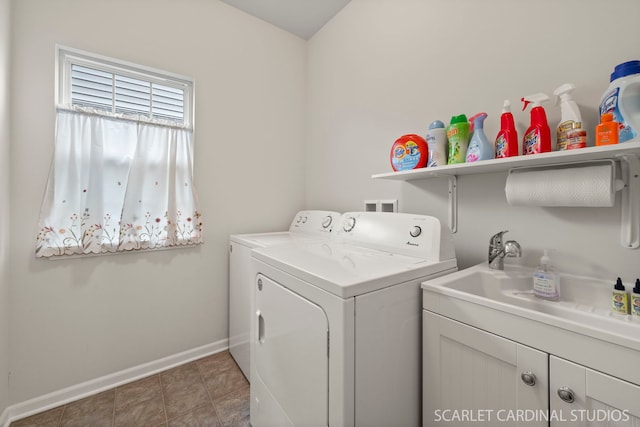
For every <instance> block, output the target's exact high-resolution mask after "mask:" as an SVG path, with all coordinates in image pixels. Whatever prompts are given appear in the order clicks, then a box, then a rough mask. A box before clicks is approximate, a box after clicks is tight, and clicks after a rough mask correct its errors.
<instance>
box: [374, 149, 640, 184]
mask: <svg viewBox="0 0 640 427" xmlns="http://www.w3.org/2000/svg"><path fill="white" fill-rule="evenodd" d="M629 154H634V155H636V156H638V155H640V140H637V139H636V140H633V141H628V142H623V143H621V144H615V145H603V146H600V147H587V148H581V149H576V150H567V151H552V152H550V153H541V154H532V155H528V156H516V157H509V158H506V159H491V160H481V161H479V162H475V163H461V164H457V165H445V166H437V167H433V168H422V169H413V170H408V171H398V172H389V173H379V174H375V175H372V176H371V178H373V179H391V180H397V181H414V180H417V179H429V178H439V177H448V176H461V175H474V174H483V173H495V172H506V171H508V170H509V169H513V168H521V167H542V166H552V165H557V164H562V163H583V162H590V161H593V160H601V159H614V160H615V159H618V158H620V157H621V156H624V155H629Z"/></svg>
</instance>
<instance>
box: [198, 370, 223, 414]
mask: <svg viewBox="0 0 640 427" xmlns="http://www.w3.org/2000/svg"><path fill="white" fill-rule="evenodd" d="M196 368H198V374H200V381H202V385H203V386H204V390H205V391H206V392H207V396H209V403H210V404H211V407H212V408H213V413H214V414H216V421H217V422H218V425H219V426H222V421H220V414H218V409H217V408H216V405H215V403H214V402H213V397H211V393H210V392H209V387H207V383H206V382H205V381H204V375H203V374H202V369H200V363H198V361H197V360H196ZM216 372H217V370H216Z"/></svg>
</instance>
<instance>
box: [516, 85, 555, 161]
mask: <svg viewBox="0 0 640 427" xmlns="http://www.w3.org/2000/svg"><path fill="white" fill-rule="evenodd" d="M521 100H522V102H523V103H524V105H523V106H522V111H524V110H526V108H527V106H529V104H532V106H531V125H530V126H529V128H528V129H527V132H526V133H525V134H524V138H523V139H522V154H523V155H524V154H538V153H547V152H549V151H551V129H550V128H549V123H548V122H547V114H546V113H545V111H544V108H542V106H541V105H540V104H541V103H543V102H545V101H548V100H549V97H548V96H547V95H545V94H544V93H536V94H533V95H529V96H525V97H524V98H522V99H521Z"/></svg>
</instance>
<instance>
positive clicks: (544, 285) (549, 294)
mask: <svg viewBox="0 0 640 427" xmlns="http://www.w3.org/2000/svg"><path fill="white" fill-rule="evenodd" d="M533 294H534V295H535V296H537V297H538V298H543V299H548V300H552V301H555V300H557V299H559V298H560V277H559V276H558V275H557V274H556V273H555V272H554V271H553V268H552V267H551V260H550V259H549V254H548V252H547V250H546V249H545V250H544V255H542V257H541V258H540V266H539V267H538V269H537V270H536V272H535V273H533Z"/></svg>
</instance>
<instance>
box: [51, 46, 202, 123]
mask: <svg viewBox="0 0 640 427" xmlns="http://www.w3.org/2000/svg"><path fill="white" fill-rule="evenodd" d="M58 52H59V53H58V61H59V62H60V66H59V67H58V73H59V76H58V95H57V98H58V101H57V102H58V104H59V105H60V106H63V107H74V106H75V107H89V108H92V109H95V110H99V111H105V112H108V113H113V114H123V115H128V116H138V117H144V118H146V119H149V120H152V121H153V120H160V121H162V120H164V121H168V122H170V123H175V124H179V125H184V126H186V127H191V126H193V117H192V110H193V107H192V103H193V83H192V82H191V81H190V80H189V79H186V78H184V77H182V76H179V75H173V74H170V73H165V72H160V71H157V70H153V69H150V68H146V67H142V66H139V65H134V64H129V63H126V62H122V61H118V62H116V61H114V60H112V59H109V58H104V57H101V56H98V55H92V54H88V53H85V52H81V51H77V50H72V49H69V48H59V50H58Z"/></svg>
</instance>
